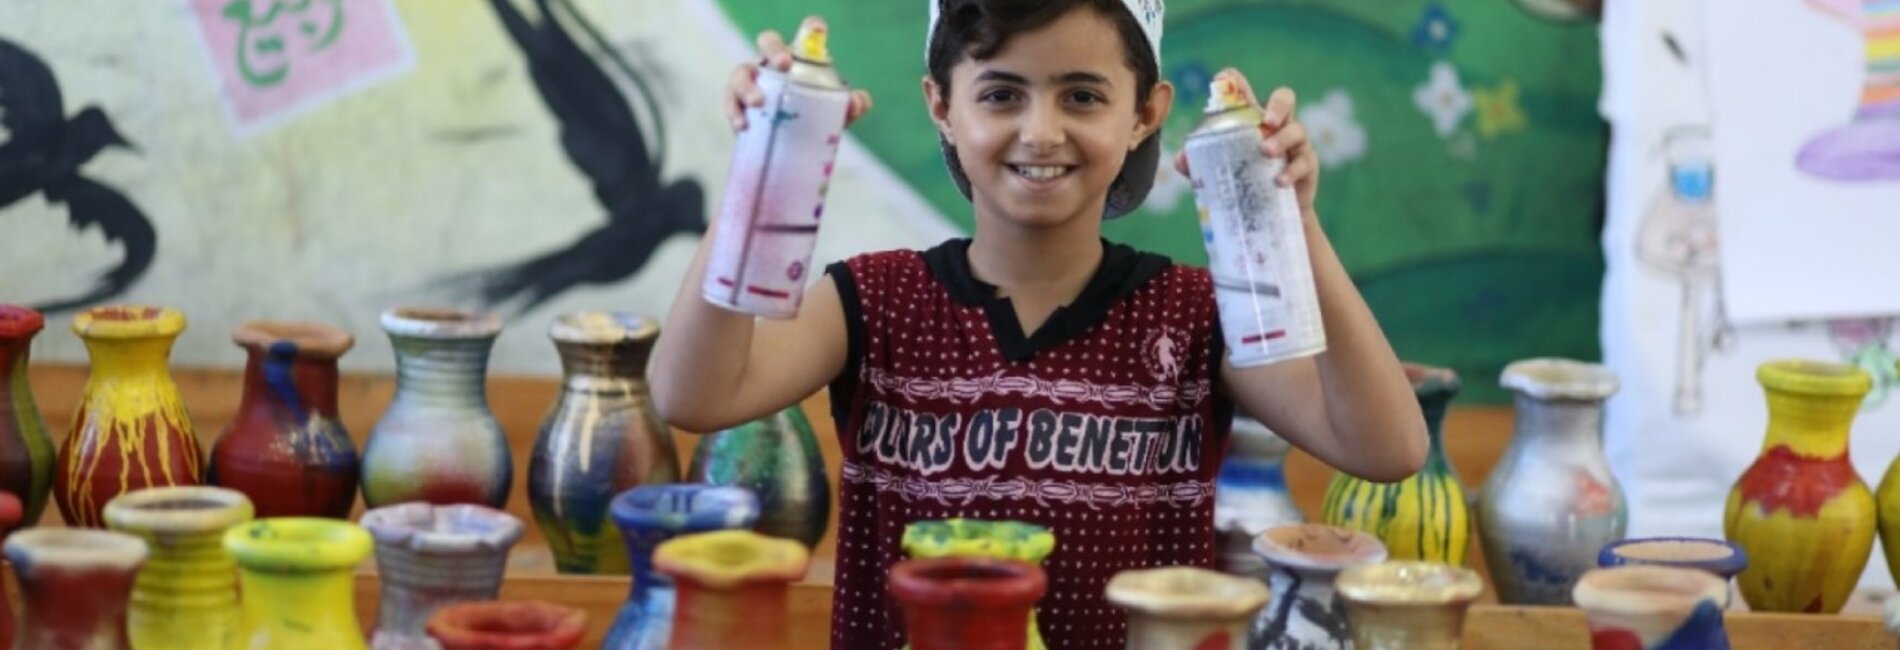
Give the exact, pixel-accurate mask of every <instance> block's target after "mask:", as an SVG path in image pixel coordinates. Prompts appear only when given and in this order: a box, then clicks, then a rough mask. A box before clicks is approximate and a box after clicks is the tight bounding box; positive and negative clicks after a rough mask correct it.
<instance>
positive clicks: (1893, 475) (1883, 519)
mask: <svg viewBox="0 0 1900 650" xmlns="http://www.w3.org/2000/svg"><path fill="white" fill-rule="evenodd" d="M1894 372H1895V373H1897V374H1900V364H1896V365H1895V369H1894ZM0 426H4V425H0ZM1874 503H1875V504H1876V506H1877V508H1878V515H1877V517H1876V519H1877V521H1878V522H1879V524H1880V548H1881V550H1882V551H1884V552H1885V553H1886V555H1887V572H1888V574H1889V575H1893V576H1900V457H1895V458H1894V459H1893V462H1891V463H1889V464H1888V465H1887V473H1886V474H1885V475H1883V476H1881V477H1880V489H1879V490H1878V491H1876V492H1874ZM1894 580H1895V581H1896V583H1897V584H1900V577H1896V578H1894ZM1890 602H1891V601H1890ZM1890 620H1891V619H1890Z"/></svg>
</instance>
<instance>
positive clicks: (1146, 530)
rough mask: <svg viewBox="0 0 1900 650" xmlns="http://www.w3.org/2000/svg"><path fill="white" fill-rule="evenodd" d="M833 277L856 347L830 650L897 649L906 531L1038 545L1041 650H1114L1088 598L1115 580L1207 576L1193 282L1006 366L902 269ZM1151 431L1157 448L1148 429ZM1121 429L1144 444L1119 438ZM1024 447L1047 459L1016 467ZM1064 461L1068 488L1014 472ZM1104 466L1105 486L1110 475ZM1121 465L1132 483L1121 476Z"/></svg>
mask: <svg viewBox="0 0 1900 650" xmlns="http://www.w3.org/2000/svg"><path fill="white" fill-rule="evenodd" d="M846 267H847V268H848V269H849V275H850V280H851V282H852V284H853V285H854V286H855V288H856V294H857V298H858V305H857V309H856V312H857V314H858V316H859V317H860V318H862V321H863V322H862V325H863V327H862V329H861V330H860V331H861V333H862V337H863V341H862V342H861V348H860V350H859V352H860V355H861V356H860V357H859V358H858V359H857V360H856V361H857V376H856V382H855V383H854V384H853V385H855V386H856V387H857V390H856V391H855V392H854V393H852V394H851V395H849V396H848V397H844V398H841V399H842V400H843V402H844V404H845V406H844V408H845V410H846V411H847V412H846V413H843V414H841V415H842V416H843V417H841V418H840V420H839V421H840V422H841V423H843V426H840V428H839V436H840V444H841V446H842V448H843V451H844V455H845V463H844V465H845V467H844V468H842V473H843V474H844V475H845V478H844V479H843V480H841V482H840V492H841V499H840V503H841V513H840V521H839V545H838V553H839V556H838V561H837V565H836V566H837V576H836V578H835V581H836V584H837V591H836V596H835V600H834V605H833V612H832V647H834V648H850V649H853V650H856V649H858V648H897V647H900V646H901V645H902V643H903V622H902V617H901V614H900V613H899V612H898V611H897V610H896V607H895V604H894V603H892V602H891V601H890V599H889V598H888V597H887V595H886V594H887V592H886V589H885V579H886V576H887V575H888V572H889V570H890V566H891V564H893V563H895V562H897V561H898V560H900V559H902V551H901V549H900V548H899V546H898V541H899V539H900V538H901V537H902V535H903V531H904V526H905V525H907V524H909V523H911V522H913V521H920V520H930V519H943V518H949V517H967V518H976V519H1015V520H1020V521H1026V522H1030V523H1035V524H1039V525H1042V526H1047V527H1049V528H1050V529H1051V530H1052V531H1054V533H1055V536H1056V549H1055V552H1054V553H1053V554H1052V555H1051V556H1050V557H1049V558H1048V560H1047V561H1046V562H1045V563H1044V569H1045V570H1046V571H1047V573H1048V576H1049V589H1048V592H1047V593H1046V594H1045V595H1044V597H1043V599H1042V601H1041V603H1040V605H1039V608H1038V609H1039V614H1038V617H1039V620H1040V622H1041V628H1042V632H1043V636H1044V639H1045V640H1046V641H1047V642H1048V643H1049V646H1050V647H1051V648H1054V649H1063V648H1120V647H1122V646H1123V644H1124V643H1125V641H1124V634H1125V627H1124V626H1125V622H1124V620H1123V615H1122V614H1121V612H1120V610H1118V609H1116V608H1114V607H1113V606H1110V605H1109V604H1108V603H1107V602H1106V600H1105V599H1104V597H1103V594H1102V590H1103V588H1104V586H1105V585H1106V584H1107V581H1108V579H1109V578H1110V577H1112V576H1113V575H1114V574H1115V573H1117V572H1119V571H1122V570H1125V569H1135V568H1147V567H1155V566H1166V565H1198V566H1209V565H1211V564H1212V562H1213V557H1214V546H1213V543H1214V537H1213V531H1212V524H1213V493H1212V489H1211V486H1212V481H1213V478H1214V475H1215V473H1216V471H1217V469H1218V465H1219V460H1220V454H1221V449H1222V448H1223V447H1224V446H1225V434H1226V423H1225V422H1224V421H1223V419H1224V417H1225V415H1226V414H1227V410H1226V409H1227V408H1228V406H1227V405H1226V404H1224V403H1220V400H1221V398H1220V397H1219V396H1218V395H1217V394H1215V392H1214V391H1212V390H1210V387H1211V384H1212V381H1213V377H1214V374H1213V373H1214V371H1215V369H1216V368H1217V366H1218V364H1217V360H1216V359H1215V358H1214V354H1215V348H1214V346H1213V343H1214V341H1215V338H1216V330H1215V329H1214V322H1213V319H1214V313H1215V312H1214V302H1213V299H1214V294H1213V288H1212V285H1211V283H1210V281H1209V278H1208V275H1207V273H1206V271H1205V270H1202V269H1195V268H1189V267H1183V266H1172V267H1169V268H1167V269H1166V270H1165V271H1162V272H1161V273H1160V275H1158V276H1157V277H1154V278H1152V279H1150V280H1148V281H1147V282H1145V283H1143V284H1141V285H1139V287H1138V288H1137V289H1135V290H1134V291H1133V292H1132V293H1130V294H1128V295H1126V296H1123V297H1122V298H1121V299H1120V300H1119V301H1117V302H1116V303H1115V304H1114V305H1113V306H1112V307H1111V308H1109V309H1108V310H1107V314H1106V316H1105V317H1104V318H1103V320H1102V321H1101V322H1099V323H1096V324H1094V325H1093V326H1091V327H1089V328H1087V329H1085V330H1083V331H1082V332H1080V333H1079V334H1078V335H1076V336H1074V337H1073V338H1071V339H1070V340H1068V341H1065V342H1062V343H1059V344H1057V345H1054V346H1052V347H1049V348H1046V349H1044V350H1041V351H1039V352H1037V353H1036V355H1035V356H1034V357H1032V358H1031V359H1029V360H1026V361H1022V362H1014V361H1010V360H1008V359H1006V358H1005V357H1004V356H1003V354H1002V352H1001V350H1000V349H999V347H998V342H997V337H996V335H995V333H994V332H992V331H991V326H990V318H989V315H988V314H987V313H986V311H985V309H984V307H983V306H982V305H980V304H967V303H964V302H959V301H958V300H956V299H955V298H954V297H953V296H952V294H951V293H950V292H949V291H948V290H947V288H946V286H945V285H944V283H943V282H941V281H939V279H938V278H937V277H935V275H934V274H933V273H932V271H931V270H930V267H929V266H928V265H927V264H926V263H925V261H924V258H923V256H922V255H920V254H919V253H917V252H915V251H892V252H885V253H875V254H870V255H865V256H860V257H857V258H853V259H851V260H849V261H848V262H846ZM874 380H875V381H874ZM893 382H896V383H893ZM893 386H911V387H914V388H915V389H914V390H896V389H893V388H892V387H893ZM1009 409H1014V410H1015V412H1016V413H1017V416H1018V418H1019V419H1017V420H1015V421H1014V422H1015V426H1014V427H1013V428H1014V429H1015V430H1016V431H1017V434H1016V438H1017V439H1016V440H1015V441H1014V443H1013V445H1014V446H1013V447H1012V448H1011V449H1010V451H1009V452H1008V453H997V452H996V449H998V448H1001V447H1003V444H1002V443H1001V442H1000V441H1001V440H1003V439H1004V438H1005V436H1004V435H1003V434H1000V433H995V432H997V431H1001V430H1003V429H1008V428H1012V427H1006V426H1005V425H1003V424H1000V422H1001V421H1002V419H1003V416H1004V415H1005V414H1007V413H1009V411H1008V410H1009ZM1039 410H1040V411H1047V412H1048V413H1049V414H1050V415H1048V416H1046V417H1044V418H1043V419H1042V422H1043V423H1044V424H1045V425H1047V424H1048V423H1049V422H1054V423H1055V426H1057V427H1058V428H1057V429H1056V430H1055V431H1056V433H1053V434H1049V435H1040V436H1038V434H1036V431H1038V429H1036V428H1035V427H1036V426H1037V425H1036V424H1035V418H1034V417H1032V416H1030V415H1028V414H1031V413H1034V412H1036V411H1039ZM983 412H990V413H992V414H993V415H994V417H993V418H992V420H994V421H992V422H989V423H988V424H987V425H986V426H978V425H976V424H975V423H973V420H975V419H977V418H979V417H980V414H981V413H983ZM1071 414H1074V415H1075V416H1076V417H1073V418H1069V419H1068V420H1064V418H1068V417H1069V416H1070V415H1071ZM951 419H954V421H953V422H952V423H950V424H946V423H945V422H946V421H950V420H951ZM1064 422H1068V423H1070V424H1073V425H1074V426H1070V424H1064ZM1078 422H1080V423H1094V424H1075V423H1078ZM1157 422H1158V423H1163V424H1165V425H1167V426H1166V429H1167V430H1165V431H1163V430H1159V429H1157V427H1161V426H1162V425H1153V426H1150V425H1151V424H1152V423H1157ZM1190 422H1191V423H1193V425H1192V426H1193V428H1195V431H1193V432H1192V433H1191V434H1189V433H1187V432H1185V430H1186V428H1188V425H1187V424H1185V423H1190ZM1129 423H1135V424H1129ZM1143 423H1148V424H1143ZM1096 424H1099V425H1100V426H1099V427H1096V428H1097V429H1099V430H1091V429H1090V427H1094V426H1095V425H1096ZM1136 426H1142V427H1149V428H1150V429H1152V430H1148V429H1144V431H1147V432H1146V433H1137V432H1134V431H1129V430H1127V429H1128V428H1130V427H1136ZM1114 427H1121V428H1119V429H1114V430H1113V431H1111V430H1110V429H1111V428H1114ZM1042 430H1043V431H1046V430H1048V429H1047V427H1046V426H1045V428H1044V429H1042ZM977 431H989V432H991V433H990V434H988V435H985V434H981V433H974V432H977ZM867 432H868V435H861V434H867ZM895 432H902V434H901V435H900V434H898V433H895ZM1071 434H1073V435H1071ZM978 438H983V439H986V440H988V441H989V445H988V446H989V447H990V450H989V451H990V454H989V455H984V456H981V457H982V458H984V459H987V460H989V461H992V464H988V465H985V466H983V467H981V468H976V467H972V466H971V465H970V463H969V461H968V459H967V458H965V456H966V455H968V454H974V453H975V452H974V451H973V450H972V448H971V445H973V444H975V440H976V439H978ZM1032 439H1040V440H1043V441H1045V442H1047V443H1048V444H1047V445H1046V446H1044V447H1040V448H1038V449H1039V450H1038V451H1032V450H1031V449H1029V447H1030V445H1031V440H1032ZM898 440H902V441H904V443H905V445H904V446H903V447H899V446H897V445H896V443H895V442H893V441H898ZM1101 440H1121V441H1123V442H1127V443H1128V444H1126V445H1121V444H1120V443H1116V444H1117V445H1118V446H1115V447H1113V449H1121V450H1124V452H1125V453H1121V454H1116V455H1110V452H1108V451H1104V450H1102V449H1100V448H1099V447H1100V445H1099V441H1101ZM1144 440H1145V441H1147V442H1140V441H1144ZM1163 440H1168V441H1172V442H1171V443H1166V444H1164V443H1162V442H1160V441H1163ZM1129 441H1136V442H1129ZM1091 444H1095V445H1096V446H1090V445H1091ZM1142 445H1145V446H1142ZM1190 447H1192V448H1190ZM920 448H921V449H920ZM943 449H948V450H949V451H947V452H945V451H942V450H943ZM1063 449H1068V450H1069V452H1071V453H1064V452H1062V451H1061V450H1063ZM1065 457H1066V458H1069V459H1071V461H1073V462H1071V463H1068V465H1069V466H1070V469H1069V470H1063V469H1061V466H1060V465H1056V464H1045V466H1043V467H1040V468H1037V467H1032V466H1031V463H1030V459H1031V458H1043V459H1055V460H1056V461H1060V460H1061V459H1063V458H1065ZM1137 457H1139V458H1140V459H1145V461H1146V463H1147V464H1145V465H1142V462H1141V461H1140V460H1138V459H1137ZM1084 458H1087V459H1089V463H1093V464H1089V463H1083V462H1082V461H1083V459H1084ZM1104 458H1108V460H1103V459H1104ZM1116 459H1121V460H1122V461H1123V462H1121V463H1120V466H1121V467H1122V469H1123V470H1124V471H1123V472H1121V473H1116V472H1114V471H1113V469H1114V468H1115V467H1116V466H1117V464H1116ZM1163 459H1166V460H1167V461H1168V462H1166V463H1163V462H1161V461H1162V460H1163ZM946 460H947V462H945V461H946ZM1078 463H1080V464H1078ZM1084 465H1086V467H1085V466H1084ZM1137 465H1141V466H1142V467H1144V468H1145V469H1146V471H1142V472H1137V473H1129V471H1128V470H1129V468H1132V467H1135V466H1137Z"/></svg>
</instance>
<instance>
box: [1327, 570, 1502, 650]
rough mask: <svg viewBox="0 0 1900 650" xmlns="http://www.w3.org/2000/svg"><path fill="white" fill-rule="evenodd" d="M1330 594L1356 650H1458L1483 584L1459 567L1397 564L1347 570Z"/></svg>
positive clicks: (1469, 571) (1481, 580) (1476, 574)
mask: <svg viewBox="0 0 1900 650" xmlns="http://www.w3.org/2000/svg"><path fill="white" fill-rule="evenodd" d="M1334 588H1336V589H1338V590H1339V598H1340V600H1342V601H1344V602H1345V603H1346V619H1347V621H1348V622H1349V623H1350V624H1351V627H1352V640H1353V647H1354V648H1356V650H1458V648H1459V647H1460V646H1461V645H1462V644H1463V642H1464V632H1465V612H1466V610H1468V609H1469V608H1470V607H1471V603H1472V601H1475V600H1477V599H1478V596H1479V595H1480V594H1483V593H1484V580H1483V579H1481V578H1479V577H1478V573H1477V572H1476V571H1472V570H1470V569H1467V568H1464V567H1461V566H1452V565H1449V564H1443V563H1439V562H1420V561H1406V560H1400V561H1394V562H1380V563H1378V564H1362V565H1359V566H1356V567H1353V568H1350V569H1346V570H1345V571H1344V572H1342V573H1340V574H1339V580H1338V581H1337V582H1335V583H1334Z"/></svg>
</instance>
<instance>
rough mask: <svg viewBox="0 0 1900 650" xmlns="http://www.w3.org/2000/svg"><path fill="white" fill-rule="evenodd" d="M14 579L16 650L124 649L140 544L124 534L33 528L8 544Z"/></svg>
mask: <svg viewBox="0 0 1900 650" xmlns="http://www.w3.org/2000/svg"><path fill="white" fill-rule="evenodd" d="M6 556H7V562H9V563H11V564H12V565H13V569H14V576H15V577H17V578H19V580H20V598H21V600H23V601H25V603H24V606H23V607H22V608H21V610H20V628H19V629H18V630H16V631H15V636H14V640H13V648H15V649H16V650H65V649H67V648H74V649H78V648H83V649H85V650H126V649H128V648H130V647H131V643H130V641H129V640H128V639H127V638H126V633H125V613H126V608H127V605H128V604H129V603H130V602H131V599H132V583H133V581H134V580H135V579H136V578H137V577H138V573H139V568H140V567H142V566H144V565H145V557H146V550H145V542H144V541H143V540H140V539H139V538H137V537H133V536H131V535H127V534H125V533H116V532H111V531H105V530H87V529H83V528H35V529H33V530H29V531H25V532H22V533H20V534H18V535H14V536H12V537H11V538H10V539H8V540H7V543H6Z"/></svg>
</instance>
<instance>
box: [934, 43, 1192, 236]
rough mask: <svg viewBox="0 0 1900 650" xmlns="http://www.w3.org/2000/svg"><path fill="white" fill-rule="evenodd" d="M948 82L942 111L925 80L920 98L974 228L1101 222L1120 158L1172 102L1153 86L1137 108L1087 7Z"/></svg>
mask: <svg viewBox="0 0 1900 650" xmlns="http://www.w3.org/2000/svg"><path fill="white" fill-rule="evenodd" d="M950 84H951V89H950V93H949V97H950V101H949V102H947V103H946V102H943V101H941V99H942V97H943V96H942V94H940V93H939V92H937V90H938V89H937V88H936V86H935V84H934V83H933V82H932V81H931V80H930V79H929V78H928V77H926V78H925V80H924V93H925V98H926V101H929V102H930V104H931V113H932V116H933V117H934V118H935V119H936V122H937V126H938V128H939V129H941V130H942V132H943V134H944V137H945V138H946V139H947V140H948V141H949V142H950V143H951V144H952V145H953V146H955V147H956V150H957V157H958V158H959V159H960V160H961V162H962V166H963V173H964V175H965V176H966V177H968V178H969V179H970V194H971V198H972V201H973V203H974V204H975V206H976V210H977V217H978V222H979V223H981V222H982V221H984V220H985V219H986V218H989V219H1003V220H1005V221H1008V222H1011V223H1015V224H1018V225H1022V226H1028V227H1047V226H1053V225H1058V224H1064V223H1069V222H1071V221H1072V220H1074V219H1077V218H1091V219H1093V218H1099V217H1100V216H1101V214H1102V208H1103V204H1104V202H1105V201H1106V199H1107V196H1108V189H1109V186H1110V185H1111V184H1112V183H1113V182H1114V180H1115V177H1116V176H1117V175H1118V174H1120V173H1121V169H1122V162H1123V160H1124V158H1125V157H1126V156H1127V155H1128V152H1129V151H1130V150H1132V149H1133V148H1134V147H1135V145H1137V144H1140V143H1141V141H1142V139H1144V138H1146V137H1147V136H1148V134H1150V133H1152V132H1153V130H1154V125H1157V124H1160V123H1161V120H1162V119H1165V118H1166V112H1167V105H1168V102H1170V101H1172V97H1173V96H1172V94H1171V93H1169V92H1166V90H1167V89H1166V88H1157V89H1156V91H1155V92H1154V93H1153V94H1152V96H1151V97H1150V98H1149V101H1148V102H1147V105H1146V106H1142V107H1137V106H1136V104H1135V94H1136V93H1135V90H1136V89H1135V72H1134V70H1131V69H1129V66H1128V63H1127V59H1126V54H1125V53H1124V50H1123V45H1122V39H1121V37H1120V36H1119V35H1118V34H1117V32H1116V29H1115V24H1114V23H1113V22H1111V21H1110V20H1109V19H1108V18H1106V17H1103V16H1101V15H1100V14H1098V13H1097V12H1095V11H1093V10H1088V9H1077V10H1075V11H1070V12H1069V13H1067V14H1065V15H1063V16H1062V17H1061V18H1058V19H1056V20H1055V21H1053V22H1051V23H1049V24H1048V25H1045V26H1043V27H1042V28H1040V29H1037V30H1035V31H1031V32H1024V33H1021V34H1017V35H1015V36H1014V37H1012V38H1010V39H1009V41H1008V42H1007V44H1006V45H1005V46H1004V47H1003V48H1002V49H1001V50H999V51H998V52H997V53H996V56H994V57H991V58H990V59H987V60H982V61H978V60H975V59H969V58H966V59H964V60H963V61H962V62H959V63H958V64H957V65H956V67H954V68H952V69H951V71H950ZM1138 109H1139V110H1138Z"/></svg>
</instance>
